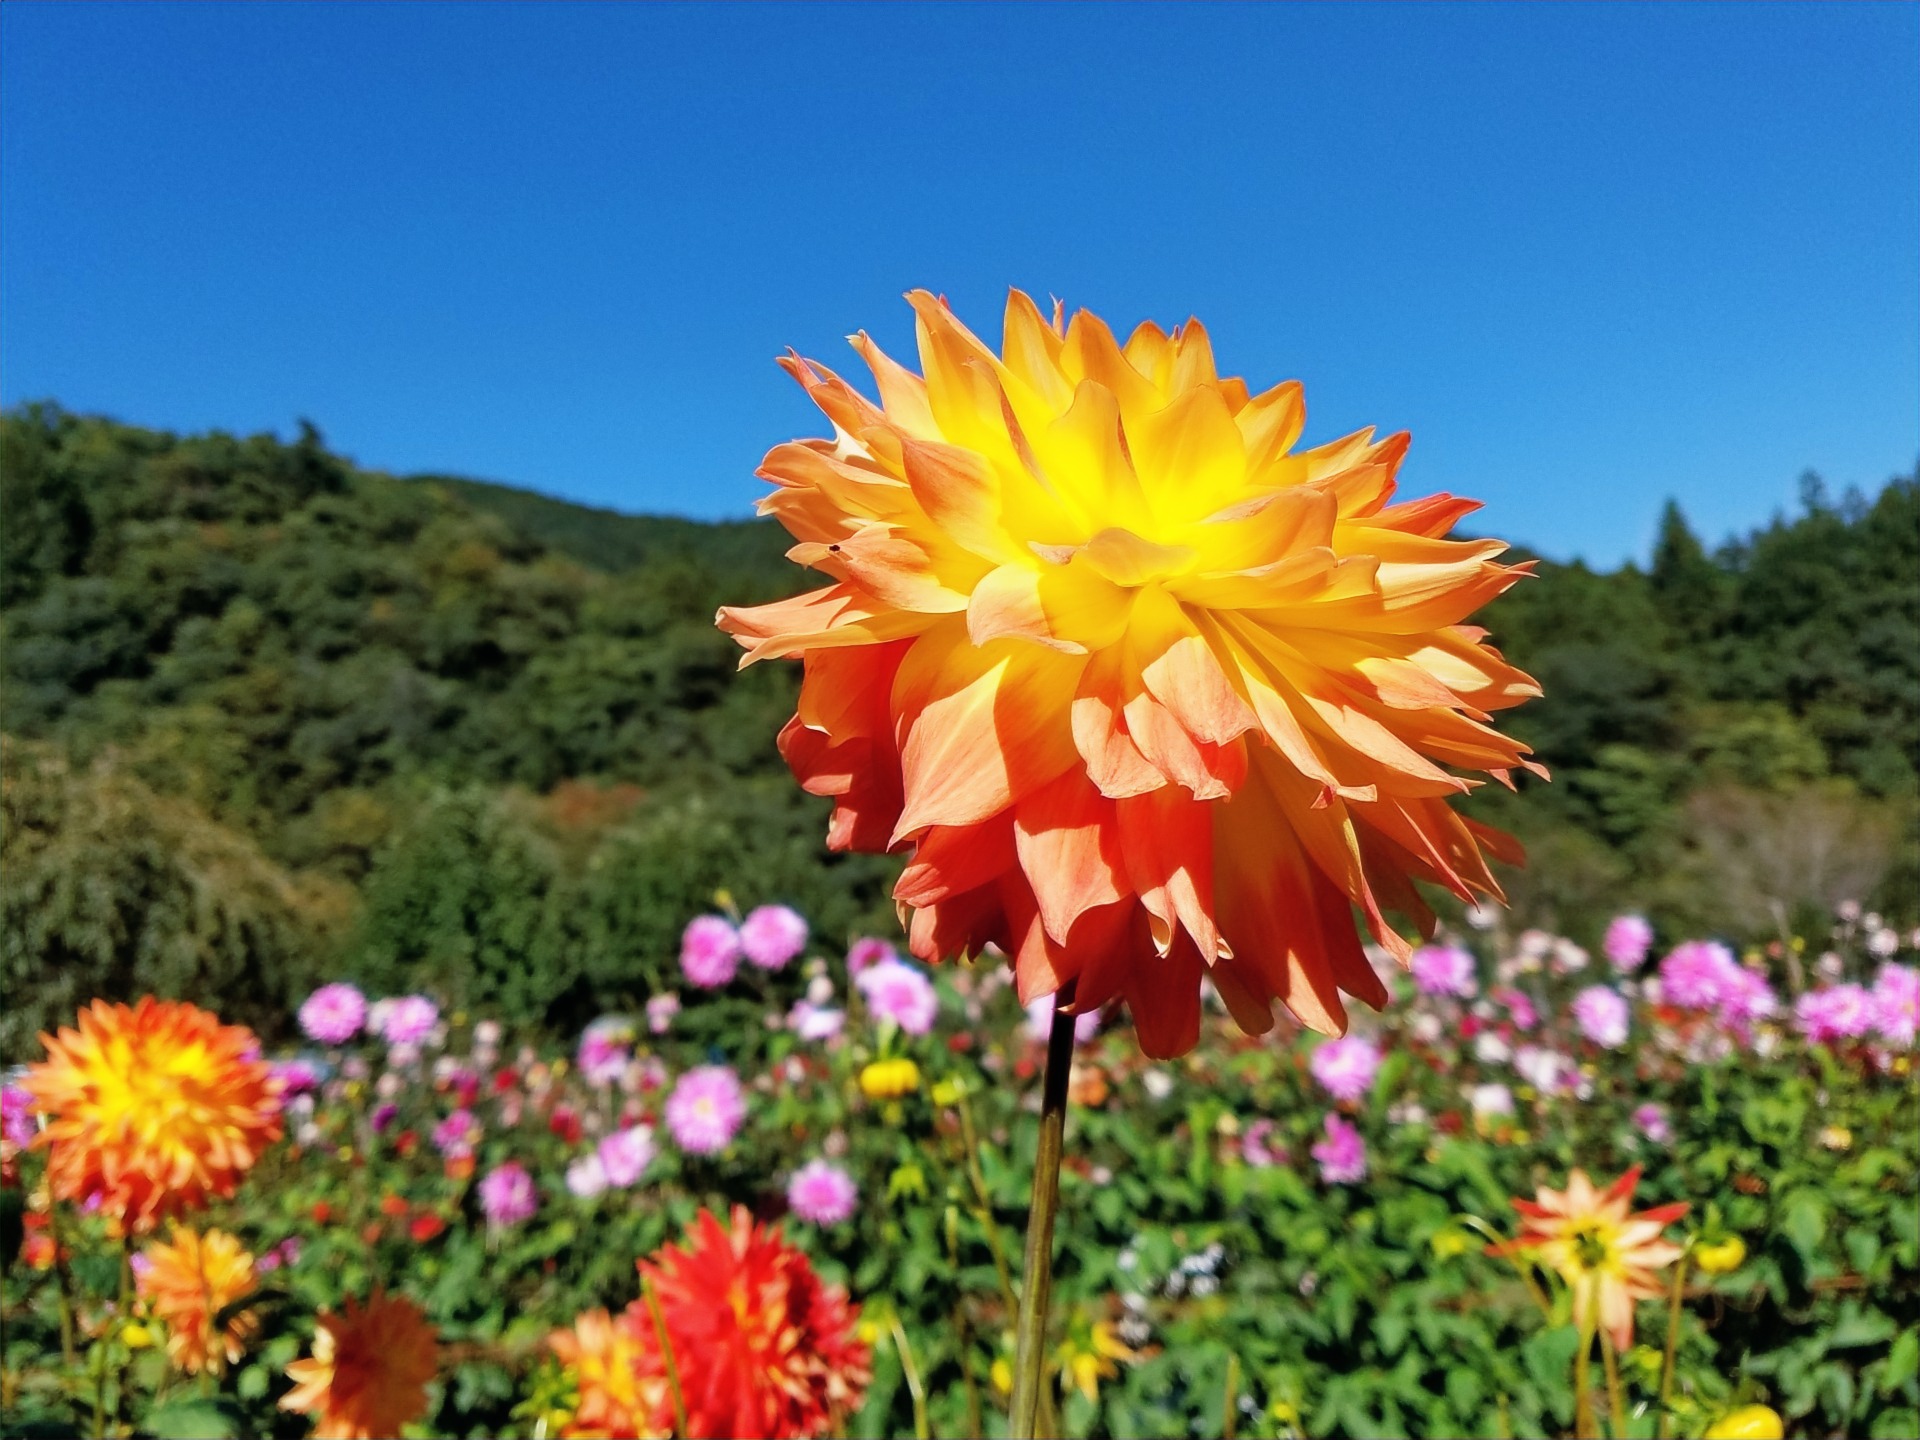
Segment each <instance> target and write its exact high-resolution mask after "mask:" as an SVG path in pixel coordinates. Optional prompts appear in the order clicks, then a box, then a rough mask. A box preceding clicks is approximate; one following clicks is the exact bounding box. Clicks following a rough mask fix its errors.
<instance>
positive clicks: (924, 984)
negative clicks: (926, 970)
mask: <svg viewBox="0 0 1920 1440" xmlns="http://www.w3.org/2000/svg"><path fill="white" fill-rule="evenodd" d="M853 983H854V984H856V985H858V986H859V987H860V993H861V994H862V995H863V996H865V997H866V1001H867V1009H869V1010H871V1011H872V1012H873V1016H874V1018H875V1019H876V1020H891V1021H893V1023H894V1024H896V1025H898V1026H899V1027H900V1028H901V1029H902V1030H904V1031H906V1032H907V1034H909V1035H924V1034H926V1033H927V1032H928V1031H929V1030H931V1029H933V1022H934V1021H935V1020H936V1019H937V1018H939V1014H940V996H939V994H938V993H937V992H936V991H935V990H934V988H933V982H932V981H931V980H929V979H928V978H927V977H926V976H925V975H924V974H923V973H922V972H921V971H920V970H919V968H918V967H916V966H913V965H909V964H907V962H906V961H904V960H882V961H880V962H879V963H878V964H877V965H871V966H869V967H868V968H867V969H865V970H862V971H861V972H860V973H859V974H858V975H856V976H855V977H854V981H853Z"/></svg>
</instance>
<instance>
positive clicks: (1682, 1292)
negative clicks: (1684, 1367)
mask: <svg viewBox="0 0 1920 1440" xmlns="http://www.w3.org/2000/svg"><path fill="white" fill-rule="evenodd" d="M1686 1290H1687V1257H1686V1256H1685V1255H1682V1256H1681V1257H1680V1258H1679V1259H1678V1260H1677V1261H1675V1262H1674V1266H1673V1289H1672V1291H1671V1292H1669V1294H1668V1296H1667V1348H1666V1353H1665V1354H1664V1355H1663V1356H1662V1357H1661V1359H1660V1413H1659V1415H1658V1416H1657V1417H1656V1418H1655V1420H1654V1422H1653V1437H1654V1440H1667V1406H1668V1404H1669V1402H1670V1401H1671V1399H1672V1397H1673V1357H1674V1354H1675V1352H1676V1351H1677V1350H1678V1349H1679V1348H1680V1302H1681V1301H1682V1300H1683V1299H1685V1298H1686Z"/></svg>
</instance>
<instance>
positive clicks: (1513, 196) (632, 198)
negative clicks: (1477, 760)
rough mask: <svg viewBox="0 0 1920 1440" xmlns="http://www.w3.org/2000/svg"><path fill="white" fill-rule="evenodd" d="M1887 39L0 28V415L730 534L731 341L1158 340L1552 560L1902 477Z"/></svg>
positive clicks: (548, 19) (1170, 11)
mask: <svg viewBox="0 0 1920 1440" xmlns="http://www.w3.org/2000/svg"><path fill="white" fill-rule="evenodd" d="M1917 57H1920V7H1917V6H1915V5H1912V4H1881V5H1831V6H1819V7H1814V6H1805V7H1802V6H1786V5H1775V6H1767V5H1754V6H1705V7H1694V6H1664V7H1662V6H1596V7H1582V6H1571V5H1568V6H1554V7H1548V6H1538V7H1507V6H1491V5H1487V6H1472V7H1464V8H1451V7H1446V6H1418V7H1406V8H1403V7H1399V6H1391V5H1368V6H1302V7H1279V6H1263V7H1246V8H1240V7H1232V6H1216V7H1198V6H1181V7H1169V8H1146V7H1136V6H1130V7H1126V8H1113V9H1109V8H1102V7H1095V6H1052V7H1044V8H1041V7H1035V8H1021V7H1012V6H996V7H986V6H966V7H951V8H949V7H943V6H914V7H908V6H900V7H880V6H870V7H868V6H863V7H851V6H850V7H844V8H843V7H834V6H819V5H815V6H793V7H782V8H765V9H759V8H745V7H735V6H728V7H723V8H697V7H669V6H619V7H615V6H604V7H600V6H577V7H573V6H561V5H542V6H537V7H536V6H519V5H508V4H494V5H486V6H463V5H430V6H402V5H382V6H375V5H364V4H348V3H339V0H335V3H332V4H329V5H326V6H299V5H273V6H261V7H251V6H239V5H207V6H198V7H188V6H172V5H160V4H143V5H116V4H90V5H49V4H36V3H20V0H8V3H7V4H6V5H5V6H4V7H0V400H4V401H5V402H6V403H8V404H11V403H14V402H17V401H19V400H22V399H28V398H42V397H52V398H56V399H58V400H59V401H60V402H61V403H63V404H64V405H66V406H67V407H68V408H70V409H75V410H83V411H103V412H106V413H109V414H113V415H116V416H118V417H120V418H123V419H126V420H129V421H133V422H136V423H140V424H146V425H152V426H157V427H164V428H170V429H181V430H192V429H202V428H207V427H219V428H223V429H228V430H236V431H242V432H249V431H255V430H268V429H271V430H277V431H279V432H281V433H282V434H286V433H290V432H291V430H292V426H293V422H294V419H295V417H297V416H308V417H311V418H312V419H313V420H314V421H315V422H317V423H318V424H319V425H320V426H321V428H322V429H323V430H324V431H325V432H326V434H327V436H328V438H329V439H330V441H331V442H332V443H333V444H334V445H335V446H337V447H338V448H340V449H342V450H343V451H345V452H346V453H348V454H350V455H352V456H353V457H354V458H356V459H357V460H358V461H360V462H361V463H362V464H365V465H369V466H373V467H377V468H381V469H387V470H392V471H395V472H399V473H407V472H415V471H425V470H438V471H444V472H452V473H462V474H470V475H476V476H481V477H485V478H492V479H499V480H506V481H510V482H513V483H517V484H523V485H527V486H531V487H533V488H536V489H541V490H546V491H549V492H552V493H555V494H560V495H565V496H568V497H572V498H577V499H583V500H588V501H592V502H595V503H599V504H605V505H611V506H615V507H618V508H621V509H626V510H651V511H666V512H674V513H681V514H692V515H700V516H718V515H739V514H744V513H747V511H748V510H749V508H750V506H751V504H752V502H753V500H754V498H755V497H756V496H757V495H758V494H759V493H760V492H761V490H762V489H763V488H764V487H763V486H762V485H761V483H760V482H758V481H756V480H755V479H754V478H753V476H752V471H753V469H754V466H755V465H756V464H757V463H758V460H759V458H760V456H761V455H762V454H763V453H764V452H765V450H766V449H767V448H768V447H770V446H771V445H773V444H774V443H776V442H778V441H780V440H783V439H786V438H789V437H791V436H794V435H799V434H812V433H818V429H819V426H818V423H817V422H816V420H815V418H814V415H813V412H812V411H811V409H810V407H809V406H808V405H807V404H806V403H805V401H804V399H802V398H801V397H800V396H799V393H798V391H797V389H796V388H795V387H793V386H792V384H791V382H789V381H787V380H786V379H785V377H784V376H782V375H781V374H780V373H779V372H778V371H776V370H775V368H774V366H773V364H772V358H773V356H774V355H775V354H777V353H779V352H780V351H781V350H782V349H783V348H784V347H785V346H787V345H792V346H794V347H796V348H797V349H799V350H801V351H802V352H803V353H806V354H810V355H814V356H816V357H819V358H821V359H824V360H826V361H827V363H829V364H832V365H834V366H836V368H839V367H841V366H842V365H843V364H852V357H851V354H850V353H849V352H847V351H846V349H845V346H844V343H843V337H844V336H845V335H846V334H847V333H849V332H851V331H853V330H855V329H859V328H863V327H864V328H866V329H868V330H870V331H872V332H873V333H874V334H875V335H876V336H877V337H878V338H879V339H880V340H881V342H882V343H883V344H884V345H886V346H887V347H888V348H889V349H892V350H894V351H895V353H896V354H898V353H901V352H902V351H906V350H909V349H910V338H911V326H910V323H909V316H908V311H907V308H906V306H905V305H904V304H903V303H902V302H901V300H900V298H899V297H900V295H901V293H902V292H903V291H904V290H906V289H908V288H909V287H912V286H917V285H924V286H927V287H929V288H931V289H935V290H938V291H943V292H945V293H946V294H947V295H948V296H949V297H950V299H951V300H952V302H953V304H954V306H955V308H956V309H957V310H958V311H959V312H960V314H961V315H962V317H963V318H965V319H967V320H968V321H969V322H970V323H972V324H973V325H974V326H975V328H976V329H979V330H981V331H982V332H983V333H986V334H988V335H989V336H990V337H992V338H995V339H997V337H998V332H999V316H1000V312H1001V308H1002V306H1003V304H1004V298H1005V292H1006V288H1007V287H1008V286H1009V285H1018V286H1020V287H1022V288H1024V289H1027V290H1029V291H1031V292H1032V293H1034V294H1036V295H1039V296H1042V297H1044V296H1046V295H1049V294H1054V295H1060V296H1062V297H1064V298H1065V299H1066V300H1067V301H1068V303H1069V305H1070V306H1079V305H1085V306H1087V307H1089V308H1091V309H1093V310H1095V311H1097V312H1099V313H1100V314H1102V315H1103V316H1105V317H1106V318H1107V319H1108V320H1109V321H1111V322H1112V323H1113V324H1114V325H1115V326H1116V328H1120V329H1122V330H1123V331H1124V330H1125V329H1127V328H1131V326H1132V325H1133V323H1134V322H1136V321H1137V320H1139V319H1141V318H1146V317H1152V318H1156V319H1158V320H1160V321H1162V322H1163V323H1168V324H1171V323H1173V322H1176V321H1179V320H1181V319H1183V318H1185V317H1186V316H1187V315H1189V314H1197V315H1199V316H1200V317H1201V318H1202V319H1203V320H1204V321H1205V322H1206V324H1207V326H1208V328H1209V329H1210V330H1211V332H1212V333H1213V336H1214V341H1215V347H1216V350H1217V352H1218V353H1219V355H1220V357H1221V359H1222V362H1223V365H1224V366H1225V367H1226V368H1229V369H1232V370H1234V371H1236V372H1238V373H1242V374H1245V375H1247V376H1248V377H1249V378H1250V379H1251V380H1253V381H1255V382H1257V383H1271V382H1273V381H1276V380H1280V379H1285V378H1289V377H1292V378H1298V379H1300V380H1302V381H1303V382H1304V383H1305V385H1306V393H1307V403H1308V412H1309V429H1308V438H1309V439H1310V440H1312V439H1324V438H1330V437H1332V436H1334V435H1337V434H1341V433H1344V432H1346V431H1348V430H1351V429H1355V428H1357V427H1359V426H1361V425H1366V424H1373V425H1378V426H1380V427H1382V428H1383V429H1400V428H1405V429H1410V430H1411V431H1412V432H1413V435H1414V447H1413V452H1412V455H1411V457H1410V458H1409V461H1408V465H1407V469H1406V470H1405V471H1404V472H1403V474H1404V476H1405V484H1406V487H1407V490H1408V492H1409V493H1415V492H1418V493H1424V492H1426V491H1430V490H1438V489H1447V490H1452V491H1455V492H1456V493H1465V494H1471V495H1475V496H1477V497H1479V498H1481V499H1483V500H1485V501H1487V502H1488V510H1487V511H1486V512H1485V513H1483V514H1482V515H1481V516H1477V517H1475V523H1476V524H1477V525H1478V527H1479V528H1481V529H1483V530H1485V531H1487V532H1490V533H1499V534H1502V535H1504V536H1507V537H1509V538H1512V539H1515V540H1518V541H1521V542H1524V543H1527V544H1530V545H1532V546H1534V547H1536V548H1538V549H1540V550H1543V551H1544V552H1545V553H1547V554H1550V555H1554V556H1560V557H1565V556H1571V555H1576V554H1579V555H1584V556H1586V557H1587V558H1588V559H1590V560H1591V561H1593V562H1595V563H1597V564H1602V565H1611V564H1614V563H1616V562H1618V561H1620V560H1621V559H1623V558H1625V557H1628V556H1633V555H1644V553H1645V551H1646V547H1647V544H1648V542H1649V540H1650V538H1651V535H1652V532H1653V527H1654V523H1655V519H1656V517H1657V513H1658V509H1659V505H1660V502H1661V501H1662V500H1663V499H1664V498H1665V497H1667V496H1669V495H1673V496H1676V497H1678V498H1679V499H1680V501H1681V503H1682V504H1683V505H1684V506H1685V508H1686V510H1687V512H1688V513H1689V515H1690V516H1691V517H1692V518H1693V519H1694V521H1695V523H1696V527H1697V528H1698V529H1700V530H1701V531H1702V532H1704V533H1705V534H1706V535H1707V536H1708V537H1709V538H1715V539H1717V538H1719V537H1720V536H1722V535H1724V534H1726V533H1727V532H1729V531H1730V530H1736V529H1744V528H1746V527H1748V526H1751V525H1754V524H1758V523H1762V522H1764V521H1765V520H1766V519H1767V518H1768V516H1769V515H1771V514H1772V513H1773V512H1774V511H1775V510H1776V509H1779V508H1782V507H1790V506H1791V504H1792V502H1793V497H1794V495H1795V493H1796V482H1797V477H1798V475H1799V474H1800V472H1801V471H1802V470H1804V469H1807V468H1813V469H1817V470H1819V471H1821V472H1822V473H1823V474H1824V475H1825V476H1826V477H1827V478H1828V481H1829V483H1830V484H1831V485H1833V486H1834V487H1835V488H1839V487H1843V486H1845V485H1848V484H1857V485H1860V486H1861V487H1863V488H1865V489H1867V490H1869V491H1871V490H1873V489H1876V488H1877V487H1878V486H1879V485H1880V484H1881V483H1882V482H1883V481H1884V480H1885V479H1886V477H1887V476H1888V475H1890V474H1892V473H1894V472H1896V471H1902V470H1907V469H1909V468H1911V467H1912V466H1913V464H1914V462H1915V459H1916V456H1917V455H1920V185H1916V183H1915V180H1916V177H1917V176H1920V65H1916V63H1915V61H1916V58H1917Z"/></svg>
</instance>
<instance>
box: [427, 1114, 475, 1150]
mask: <svg viewBox="0 0 1920 1440" xmlns="http://www.w3.org/2000/svg"><path fill="white" fill-rule="evenodd" d="M432 1138H433V1148H434V1149H436V1150H438V1151H439V1152H440V1153H441V1154H442V1155H445V1156H446V1157H447V1158H448V1159H449V1160H458V1159H461V1158H462V1157H464V1156H467V1155H471V1154H472V1153H473V1147H474V1144H475V1142H476V1141H478V1140H479V1138H480V1122H479V1121H478V1120H476V1119H474V1118H473V1112H472V1111H471V1110H456V1111H454V1112H453V1113H452V1114H451V1115H449V1116H447V1118H446V1119H444V1120H442V1121H441V1122H440V1123H439V1124H438V1125H436V1126H434V1127H433V1137H432Z"/></svg>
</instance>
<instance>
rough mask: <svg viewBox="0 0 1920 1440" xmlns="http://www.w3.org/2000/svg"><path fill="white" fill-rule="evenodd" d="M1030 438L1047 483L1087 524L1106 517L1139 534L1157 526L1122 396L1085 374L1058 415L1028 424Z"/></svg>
mask: <svg viewBox="0 0 1920 1440" xmlns="http://www.w3.org/2000/svg"><path fill="white" fill-rule="evenodd" d="M1027 438H1028V441H1029V443H1030V444H1031V445H1032V447H1033V453H1034V458H1035V460H1036V462H1037V463H1038V464H1039V466H1040V468H1041V471H1042V473H1043V474H1044V475H1045V476H1046V479H1047V483H1048V485H1049V486H1050V487H1051V488H1052V489H1053V491H1054V493H1055V494H1057V495H1059V496H1060V497H1061V498H1062V499H1063V500H1064V501H1065V502H1066V503H1067V504H1068V505H1069V506H1071V507H1073V508H1074V509H1076V510H1077V511H1078V512H1079V514H1080V515H1081V516H1082V517H1084V521H1085V523H1086V524H1087V525H1088V526H1089V527H1092V528H1097V527H1098V525H1099V524H1101V523H1106V524H1112V525H1115V526H1118V527H1120V528H1122V529H1127V530H1132V531H1134V532H1135V533H1136V534H1137V533H1139V532H1141V531H1146V530H1150V529H1151V528H1152V527H1153V515H1152V511H1151V509H1150V508H1149V506H1148V504H1147V498H1146V493H1145V492H1144V491H1143V490H1141V488H1140V481H1139V478H1138V477H1137V476H1136V475H1135V474H1134V473H1133V459H1132V457H1131V456H1130V455H1129V454H1128V452H1127V442H1126V438H1125V436H1124V435H1123V434H1122V433H1121V429H1120V402H1119V401H1118V400H1117V399H1115V398H1114V394H1113V391H1111V390H1109V389H1108V388H1107V387H1106V386H1105V385H1102V384H1099V383H1098V382H1096V381H1092V380H1082V381H1081V382H1080V383H1079V385H1078V386H1076V387H1075V389H1074V391H1073V403H1072V404H1071V405H1069V406H1068V407H1067V408H1066V410H1065V411H1064V412H1063V413H1062V414H1061V415H1060V417H1059V418H1058V419H1056V420H1054V421H1053V422H1052V423H1051V424H1049V425H1047V426H1045V427H1039V426H1034V427H1030V428H1029V430H1028V436H1027Z"/></svg>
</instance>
